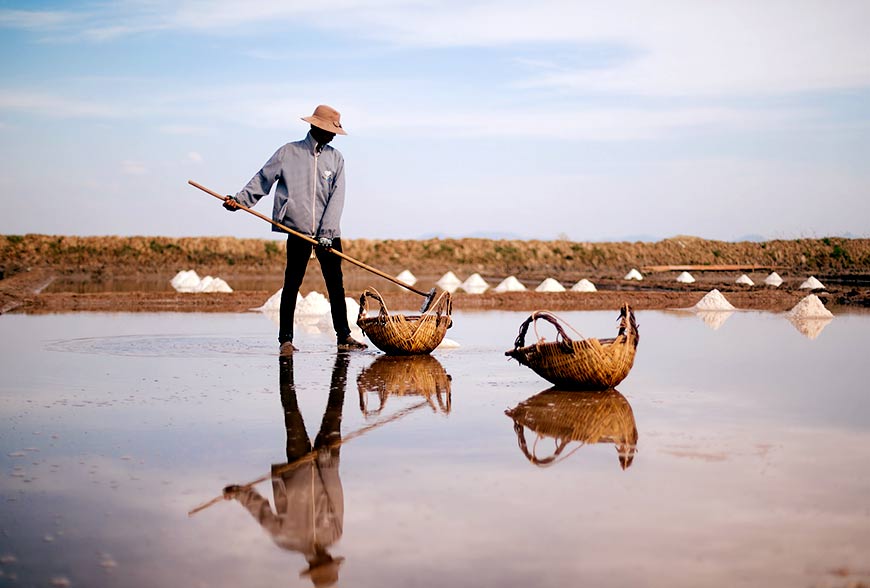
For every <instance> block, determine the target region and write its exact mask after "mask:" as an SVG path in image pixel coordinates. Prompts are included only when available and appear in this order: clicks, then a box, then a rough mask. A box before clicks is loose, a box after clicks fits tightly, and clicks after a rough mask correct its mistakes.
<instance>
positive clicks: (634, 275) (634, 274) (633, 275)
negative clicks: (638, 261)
mask: <svg viewBox="0 0 870 588" xmlns="http://www.w3.org/2000/svg"><path fill="white" fill-rule="evenodd" d="M622 279H623V280H642V279H643V276H642V275H641V273H640V272H639V271H637V270H636V269H634V268H631V271H630V272H628V273H627V274H625V277H624V278H622Z"/></svg>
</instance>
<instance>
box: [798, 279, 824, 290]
mask: <svg viewBox="0 0 870 588" xmlns="http://www.w3.org/2000/svg"><path fill="white" fill-rule="evenodd" d="M800 287H801V290H805V289H810V290H818V289H820V288H821V289H823V290H824V288H825V287H824V286H823V285H822V283H821V282H820V281H818V280H817V279H816V277H815V276H810V277H809V279H807V281H806V282H804V283H803V284H801V286H800Z"/></svg>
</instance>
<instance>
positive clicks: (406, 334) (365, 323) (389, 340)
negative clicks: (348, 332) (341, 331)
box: [356, 288, 453, 355]
mask: <svg viewBox="0 0 870 588" xmlns="http://www.w3.org/2000/svg"><path fill="white" fill-rule="evenodd" d="M369 300H374V301H376V302H377V303H378V304H379V305H380V310H379V311H378V314H377V316H372V317H368V316H366V315H367V313H368V302H369ZM452 309H453V303H452V302H451V299H450V293H449V292H442V293H441V294H440V295H439V296H438V298H436V299H435V301H434V302H433V303H432V305H431V306H430V307H429V310H427V311H426V312H424V313H423V314H421V315H412V316H405V315H402V314H390V313H389V311H388V310H387V306H386V304H384V299H383V298H382V297H381V295H380V294H379V293H378V292H377V291H376V290H374V289H371V288H369V289H366V290H365V291H364V292H363V293H362V296H360V299H359V315H358V316H357V319H356V324H357V325H358V326H359V328H360V329H362V331H363V333H365V334H366V336H367V337H368V338H369V339H371V342H372V343H374V345H375V347H377V348H378V349H380V350H381V351H383V352H384V353H386V354H387V355H422V354H426V353H432V350H434V349H435V348H436V347H438V345H439V344H440V343H441V341H443V340H444V335H445V333H447V329H449V328H450V327H451V325H452V324H453V322H452V319H451V318H450V313H451V311H452Z"/></svg>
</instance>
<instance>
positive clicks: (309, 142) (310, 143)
mask: <svg viewBox="0 0 870 588" xmlns="http://www.w3.org/2000/svg"><path fill="white" fill-rule="evenodd" d="M303 143H305V146H306V147H307V148H308V150H309V151H310V152H311V153H322V152H323V149H324V148H325V147H326V145H324V146H323V147H321V148H320V149H319V150H318V149H317V141H315V140H314V137H312V136H311V131H309V132H308V134H307V135H306V136H305V139H304V140H303Z"/></svg>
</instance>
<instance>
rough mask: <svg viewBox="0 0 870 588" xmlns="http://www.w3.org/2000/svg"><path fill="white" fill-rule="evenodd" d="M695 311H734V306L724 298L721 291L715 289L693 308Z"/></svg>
mask: <svg viewBox="0 0 870 588" xmlns="http://www.w3.org/2000/svg"><path fill="white" fill-rule="evenodd" d="M692 308H694V309H695V310H708V311H716V310H734V306H733V305H732V304H731V303H730V302H728V300H726V299H725V297H724V296H722V293H721V292H720V291H719V290H716V289H713V290H710V291H709V292H707V293H706V294H704V297H703V298H701V300H699V301H698V304H696V305H695V306H693V307H692Z"/></svg>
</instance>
